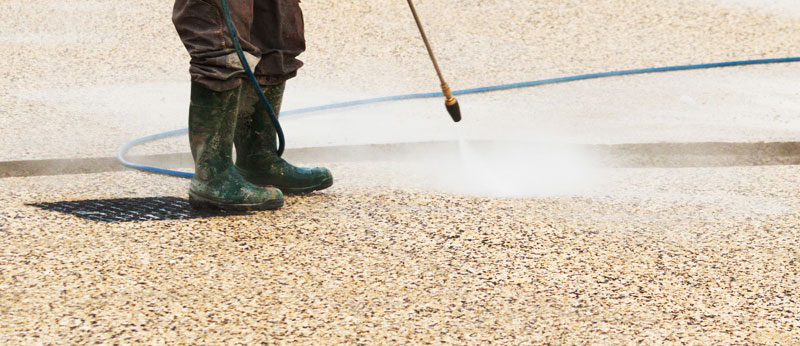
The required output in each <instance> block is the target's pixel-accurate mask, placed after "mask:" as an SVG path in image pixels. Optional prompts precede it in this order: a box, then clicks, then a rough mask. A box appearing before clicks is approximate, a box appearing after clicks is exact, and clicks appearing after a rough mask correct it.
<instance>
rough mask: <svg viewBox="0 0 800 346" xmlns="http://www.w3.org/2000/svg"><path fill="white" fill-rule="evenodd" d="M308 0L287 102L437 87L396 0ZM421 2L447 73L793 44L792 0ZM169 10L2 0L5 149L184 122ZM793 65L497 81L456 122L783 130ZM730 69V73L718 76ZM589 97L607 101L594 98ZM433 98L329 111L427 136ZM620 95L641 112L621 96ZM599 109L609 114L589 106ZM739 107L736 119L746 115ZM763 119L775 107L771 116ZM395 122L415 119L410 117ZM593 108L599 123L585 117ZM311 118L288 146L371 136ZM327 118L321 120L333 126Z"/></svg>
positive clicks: (550, 68)
mask: <svg viewBox="0 0 800 346" xmlns="http://www.w3.org/2000/svg"><path fill="white" fill-rule="evenodd" d="M302 6H303V9H304V11H305V17H306V18H305V19H306V24H307V28H306V29H307V30H306V34H307V38H308V50H307V52H306V53H304V54H303V55H302V59H303V60H304V61H305V62H306V66H305V67H304V68H303V69H302V70H301V71H300V75H299V76H298V78H296V79H294V80H292V81H291V82H290V83H289V85H288V92H287V97H286V104H285V109H293V108H297V107H301V106H310V105H319V104H325V103H328V102H334V101H344V100H351V99H355V98H361V97H374V96H383V95H392V94H399V93H408V92H420V91H435V90H437V89H438V82H437V80H436V78H435V74H434V73H433V71H432V68H431V66H430V62H429V61H428V58H427V56H426V53H425V49H424V47H423V45H422V43H421V41H420V39H419V34H418V33H417V31H416V30H417V29H416V26H415V25H414V22H413V20H412V18H411V16H410V14H409V13H408V9H407V8H406V6H407V5H406V4H405V3H404V2H403V1H390V0H373V1H367V2H364V1H359V2H350V1H334V0H325V1H306V2H303V3H302ZM417 6H418V8H419V11H420V16H421V17H422V19H423V21H424V22H425V26H426V28H427V30H428V34H429V36H430V38H431V41H432V43H433V45H434V48H435V50H436V53H437V56H438V58H439V60H440V63H441V66H442V68H443V69H444V73H445V75H446V76H447V78H448V81H449V82H450V84H451V85H452V86H453V88H468V87H476V86H482V85H492V84H499V83H510V82H518V81H524V80H533V79H540V78H550V77H557V76H565V75H571V74H578V73H588V72H599V71H609V70H617V69H626V68H636V67H652V66H664V65H674V64H686V63H699V62H712V61H724V60H732V59H750V58H766V57H784V56H797V55H800V31H799V30H800V18H798V16H797V15H796V13H798V12H790V11H784V12H778V13H775V12H766V11H754V10H753V9H751V8H744V7H739V6H731V5H725V4H718V3H710V2H706V1H685V0H657V1H652V0H651V1H643V0H637V1H621V0H620V1H600V0H590V1H585V0H583V1H561V0H548V1H527V0H514V1H506V0H491V1H486V0H480V1H477V0H458V1H420V2H419V4H417ZM796 6H797V5H795V7H796ZM171 8H172V2H171V1H166V0H161V1H153V0H115V1H111V0H91V1H84V0H82V1H67V2H58V1H50V0H5V1H3V2H2V3H0V11H1V12H2V13H8V14H9V15H8V16H5V17H4V20H3V21H0V44H2V46H3V47H4V49H3V50H0V60H2V61H3V69H2V70H0V76H1V77H0V128H2V129H3V136H0V147H2V148H10V150H4V151H3V152H1V153H0V160H23V159H49V158H82V157H90V156H91V157H97V156H101V157H102V156H110V155H112V154H113V153H114V152H115V150H116V149H117V148H118V147H119V146H121V145H122V144H123V143H125V142H127V141H128V140H131V139H133V138H137V137H141V136H145V135H149V134H153V133H156V132H160V131H167V130H171V129H176V128H181V127H185V126H186V114H187V107H188V90H189V86H188V61H189V58H188V56H187V54H186V52H185V49H184V48H183V46H182V44H181V43H180V41H179V39H178V35H177V34H176V33H175V30H174V28H173V26H172V23H171V21H170V18H171V14H170V11H171ZM43 13H46V14H48V16H47V20H42V14H43ZM797 70H798V69H797V68H796V66H794V65H791V66H789V67H781V66H776V67H774V68H765V69H761V70H758V72H757V73H756V76H752V75H751V74H748V73H744V74H743V75H741V72H740V71H741V70H738V69H725V70H724V72H719V73H718V74H714V75H712V76H717V77H713V78H710V79H711V81H710V83H709V81H708V80H707V78H706V77H707V76H703V74H702V73H701V72H697V73H691V74H689V75H685V76H680V77H672V78H670V77H664V79H658V80H650V79H634V80H633V81H632V80H631V79H628V78H625V79H623V80H622V81H621V82H610V81H612V80H609V82H607V81H605V80H604V81H590V82H587V84H585V86H584V87H577V86H574V84H570V85H569V86H568V87H566V88H537V89H526V90H524V91H522V92H519V93H515V94H508V93H499V94H498V93H496V94H492V95H486V96H481V97H480V98H475V99H473V98H467V99H464V100H462V101H463V106H464V107H463V108H464V115H465V121H464V123H462V125H464V126H463V127H465V128H467V129H470V131H465V132H467V133H468V134H469V135H470V137H473V138H474V137H477V138H483V137H484V136H486V134H487V132H488V131H487V132H482V130H483V129H485V126H484V125H485V124H484V123H487V122H488V123H489V124H490V125H491V124H492V123H493V121H494V118H495V115H497V114H503V117H502V118H503V119H501V121H499V122H497V123H498V124H499V125H497V126H498V127H499V128H503V129H506V130H508V129H509V128H508V126H507V124H509V123H510V124H517V125H521V126H522V127H524V128H525V129H526V130H527V128H528V127H531V128H532V129H534V130H536V129H537V128H536V127H535V126H526V125H530V124H537V123H542V122H544V123H545V124H548V123H550V122H553V121H552V120H553V119H550V118H549V117H555V118H557V119H579V120H580V122H579V123H580V124H584V126H586V127H587V128H589V129H595V131H585V130H584V128H583V127H580V126H579V127H577V128H575V129H574V130H572V128H571V127H568V128H567V129H568V131H563V130H564V129H562V128H557V129H558V130H560V131H558V133H559V134H560V135H562V136H563V137H566V138H568V139H569V140H574V139H575V138H585V137H586V136H587V133H586V132H590V133H591V135H592V136H594V137H597V138H600V139H602V138H606V137H612V138H613V139H617V140H619V141H622V142H624V141H626V140H629V138H628V137H627V136H622V138H617V137H616V136H617V135H619V134H620V132H619V131H616V128H615V127H613V126H609V125H608V124H607V123H606V122H612V124H611V125H613V122H614V121H619V122H620V123H624V124H627V125H629V126H634V127H644V128H645V129H644V130H645V131H643V132H641V133H643V135H642V137H644V138H651V137H652V136H653V135H654V133H656V132H655V131H647V127H648V126H647V125H649V121H648V119H658V122H659V123H660V124H659V125H660V126H659V127H660V129H661V130H662V132H661V133H668V134H669V133H671V134H672V135H671V136H669V138H667V139H666V140H669V141H674V140H676V139H685V140H696V141H703V140H714V139H713V138H717V137H720V136H721V134H720V133H719V132H721V131H720V130H716V131H709V133H710V134H709V135H704V134H705V133H707V132H704V131H703V130H694V131H692V130H691V129H689V130H687V129H686V127H691V125H696V126H694V128H695V129H703V128H704V125H705V123H706V122H717V123H720V122H723V123H727V122H732V121H731V120H730V119H731V118H733V119H734V120H733V121H736V123H737V124H739V126H741V127H742V128H743V129H745V130H746V133H745V134H744V135H742V136H741V137H744V138H745V139H746V140H751V138H752V137H753V136H761V138H760V139H761V140H786V138H785V137H787V135H786V134H785V131H786V128H787V127H786V126H785V125H784V122H785V121H783V119H785V118H791V117H792V115H793V114H796V112H797V109H800V105H797V104H796V103H792V102H787V101H785V100H786V99H785V98H781V99H780V102H783V103H788V104H787V105H785V107H778V106H776V102H770V103H768V105H766V106H765V105H763V104H759V103H760V102H759V101H760V100H761V99H763V98H769V97H774V96H773V95H775V90H774V89H775V87H774V86H776V85H777V86H778V87H777V88H778V89H780V90H782V92H786V93H789V95H793V96H791V97H796V95H798V94H800V91H798V90H797V89H796V83H790V82H783V80H785V79H787V77H786V76H790V77H788V79H789V80H790V81H791V80H796V78H797V77H791V76H795V75H797V74H798V72H796V71H797ZM745 71H749V70H745ZM729 74H730V75H731V76H732V77H731V78H722V77H718V76H727V75H729ZM740 75H741V76H742V77H739V76H740ZM645 77H646V78H649V76H645ZM645 77H642V78H645ZM695 77H697V78H702V79H700V80H701V81H703V83H700V82H698V81H697V79H696V78H695ZM659 78H660V77H659ZM637 80H641V82H636V81H637ZM664 80H666V83H664ZM749 83H757V84H756V85H757V87H753V88H745V89H746V90H747V92H748V94H746V95H745V96H742V95H741V92H740V91H739V90H738V89H739V88H737V87H736V86H737V85H739V84H741V85H747V84H749ZM654 85H657V86H659V87H658V88H657V89H658V90H665V89H666V90H667V93H668V94H675V93H679V94H678V95H676V97H675V98H672V97H661V96H659V94H656V95H653V94H652V92H649V90H650V89H653V88H654V87H653V86H654ZM662 85H663V86H662ZM728 85H733V87H728ZM684 88H685V89H686V91H685V92H683V89H684ZM731 89H732V90H731ZM670 90H673V91H670ZM681 92H683V93H681ZM596 98H600V99H602V100H608V101H611V102H604V103H597V102H595V99H596ZM619 98H622V99H623V100H633V101H635V102H630V103H633V105H628V104H626V102H620V101H617V100H618V99H619ZM687 98H688V100H689V104H687V105H682V106H679V107H676V108H675V109H672V108H670V109H668V113H667V114H668V115H666V116H665V115H662V114H659V113H655V114H651V113H648V112H645V111H641V110H638V109H636V108H637V107H638V108H642V109H644V110H648V109H655V108H661V107H663V103H665V102H664V101H668V102H667V103H668V104H669V105H671V107H675V106H674V105H681V103H682V102H684V101H686V99H687ZM692 99H694V100H696V101H697V102H696V103H695V102H692ZM705 100H709V101H708V106H707V107H706V108H705V109H702V110H701V111H695V112H693V110H695V109H696V108H697V107H702V106H703V105H704V104H706V102H704V101H705ZM430 101H431V102H427V103H423V104H421V105H416V104H411V105H409V104H408V103H401V104H393V105H391V106H389V107H383V108H377V109H371V111H372V112H374V113H375V114H373V115H374V116H371V117H366V116H364V114H358V113H356V114H353V113H336V114H334V116H335V117H336V118H337V119H339V120H338V121H342V119H350V120H351V122H352V123H354V124H353V125H351V124H349V123H348V124H347V126H343V127H342V128H346V129H350V130H352V129H353V126H356V125H360V126H364V127H366V128H379V129H380V128H382V127H383V126H386V127H388V128H390V129H395V130H396V132H408V131H409V129H414V127H413V126H409V124H418V125H419V126H418V128H420V131H422V132H423V134H422V136H424V137H425V138H427V139H431V138H430V137H431V134H438V133H441V132H443V131H442V128H443V126H441V125H440V124H438V123H437V122H436V121H434V120H437V119H441V118H442V117H444V118H446V115H443V114H441V113H442V110H441V108H440V101H433V100H430ZM613 101H617V102H613ZM529 103H530V104H531V106H530V107H526V105H527V104H529ZM550 103H552V104H556V105H558V104H566V105H567V106H566V107H555V106H551V105H550ZM753 103H755V104H753ZM604 104H605V105H607V108H603V107H602V106H603V105H604ZM636 105H639V106H636ZM717 105H720V106H722V108H720V109H722V110H725V112H723V113H722V114H721V115H720V116H719V117H717V116H712V115H714V114H713V113H714V111H713V110H714V106H717ZM726 105H727V106H726ZM629 106H632V107H634V110H633V111H631V112H621V111H620V109H626V107H629ZM576 107H577V108H578V109H577V110H575V109H573V108H576ZM608 110H611V112H609V111H608ZM728 110H730V112H728ZM743 110H746V111H743ZM742 112H743V113H745V114H741V113H742ZM628 113H630V114H628ZM730 113H734V114H730ZM380 115H385V116H384V117H379V116H380ZM626 115H630V116H626ZM540 116H541V117H544V119H539V118H538V117H540ZM607 117H608V118H610V120H605V121H603V120H599V119H605V118H607ZM673 117H678V118H673ZM742 117H744V118H745V119H738V118H742ZM751 117H758V118H759V119H760V120H759V121H758V122H757V123H753V122H751V121H748V120H749V119H748V118H751ZM773 117H775V118H777V120H780V121H770V119H773ZM586 118H588V119H586ZM376 119H377V120H376ZM403 119H410V120H409V121H407V122H405V123H404V122H402V121H401V120H403ZM687 119H688V120H689V122H688V123H689V124H690V125H689V126H687V125H686V124H687V123H686V122H685V121H686V120H687ZM692 119H697V123H695V122H692V121H691V120H692ZM443 120H446V119H443ZM587 120H588V122H587ZM718 120H719V121H718ZM595 121H598V122H600V123H599V124H598V125H597V126H595ZM304 124H305V123H304ZM304 124H303V125H297V127H298V129H297V130H295V128H293V127H292V126H293V125H290V124H287V126H288V127H290V128H289V129H288V130H289V131H288V132H287V133H288V134H290V136H289V142H290V143H291V145H295V144H299V145H300V146H307V145H320V144H348V143H350V144H353V143H355V142H359V141H358V139H364V138H362V137H361V136H364V137H367V138H366V139H365V140H370V141H371V140H372V139H373V138H371V137H370V136H369V134H368V133H365V132H368V131H364V130H362V131H355V132H356V134H355V135H354V134H346V135H348V136H350V137H352V136H355V138H354V139H351V138H347V140H345V139H342V138H340V137H335V138H324V139H322V140H321V139H318V138H317V137H319V134H318V133H316V132H313V133H310V132H308V131H305V130H301V129H299V126H304ZM398 125H403V126H398ZM553 125H554V126H557V127H558V125H563V124H562V123H561V122H553ZM793 126H797V125H793ZM320 127H321V128H326V129H327V127H328V125H324V126H320ZM425 129H433V130H432V131H425ZM490 129H491V128H490ZM639 130H640V129H639V128H636V129H635V130H631V131H630V133H640V132H639ZM743 131H744V130H743ZM342 132H344V131H342ZM542 132H545V133H546V131H542ZM386 133H389V131H377V135H376V136H377V137H381V138H385V137H387V135H386ZM43 134H44V135H43ZM623 134H624V133H623ZM678 134H684V135H678ZM722 134H726V135H727V136H725V137H733V138H734V139H736V138H737V136H740V135H741V134H740V132H737V131H726V132H722ZM533 135H540V133H535V134H532V135H531V136H533ZM661 136H664V135H661ZM342 137H344V135H343V136H342ZM698 137H699V138H698ZM438 139H443V138H438ZM385 140H386V139H385ZM391 140H396V139H394V138H391ZM406 140H410V139H406ZM633 140H635V141H637V142H638V141H640V139H639V138H635V139H633ZM654 140H656V141H660V140H662V138H655V139H654ZM595 141H596V140H595ZM606 142H607V141H606ZM18 143H24V145H20V144H18ZM185 143H186V142H185V140H183V141H177V142H176V144H174V145H167V144H166V143H164V142H159V143H157V144H154V145H153V147H152V148H150V149H149V150H154V151H157V152H175V151H176V150H178V151H181V152H182V151H185V145H186V144H185ZM149 152H153V151H149Z"/></svg>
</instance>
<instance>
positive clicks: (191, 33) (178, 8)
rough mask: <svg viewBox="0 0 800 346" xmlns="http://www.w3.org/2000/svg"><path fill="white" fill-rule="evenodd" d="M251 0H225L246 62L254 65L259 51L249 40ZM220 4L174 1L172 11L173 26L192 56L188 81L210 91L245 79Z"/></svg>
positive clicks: (201, 0)
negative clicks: (190, 77) (190, 79)
mask: <svg viewBox="0 0 800 346" xmlns="http://www.w3.org/2000/svg"><path fill="white" fill-rule="evenodd" d="M253 1H255V0H236V1H229V2H228V6H229V7H230V10H231V18H232V19H233V23H234V26H235V27H236V32H237V33H238V34H239V40H240V41H241V45H242V49H243V50H244V53H245V56H246V57H247V61H248V63H249V64H250V65H251V66H256V65H257V64H258V63H259V61H260V58H261V50H259V49H258V48H257V47H256V46H255V45H253V44H252V43H251V42H250V29H251V27H252V26H253ZM221 6H222V4H221V0H176V1H175V6H174V8H173V12H172V22H173V23H174V24H175V29H176V30H177V31H178V35H179V36H180V38H181V41H183V44H184V46H186V50H187V51H188V52H189V56H191V58H192V59H191V62H190V67H189V73H190V74H191V76H192V81H193V82H197V83H199V84H200V85H203V86H205V87H206V88H208V89H211V90H214V91H225V90H230V89H232V88H233V87H236V86H239V85H241V84H242V82H243V81H244V78H245V75H244V70H243V68H242V64H241V62H240V61H239V57H238V56H237V55H236V49H235V48H234V44H233V39H232V36H231V34H230V32H228V27H227V26H226V25H225V21H224V19H223V18H224V17H223V12H222V7H221Z"/></svg>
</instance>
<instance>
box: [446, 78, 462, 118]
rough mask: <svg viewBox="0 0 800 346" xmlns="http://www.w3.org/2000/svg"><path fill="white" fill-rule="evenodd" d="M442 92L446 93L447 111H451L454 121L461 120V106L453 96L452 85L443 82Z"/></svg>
mask: <svg viewBox="0 0 800 346" xmlns="http://www.w3.org/2000/svg"><path fill="white" fill-rule="evenodd" d="M442 93H443V94H444V98H445V99H444V106H445V107H446V108H447V113H450V117H451V118H453V121H455V122H459V121H461V107H459V106H458V100H456V98H455V96H453V92H452V91H450V86H449V85H447V83H442Z"/></svg>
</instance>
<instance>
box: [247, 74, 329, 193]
mask: <svg viewBox="0 0 800 346" xmlns="http://www.w3.org/2000/svg"><path fill="white" fill-rule="evenodd" d="M285 86H286V83H281V84H278V85H270V86H265V87H262V88H263V90H264V95H265V96H267V100H268V101H269V103H270V105H272V108H273V110H274V111H275V114H279V113H280V109H281V101H282V100H283V90H284V88H285ZM239 106H240V110H239V120H238V122H237V124H236V137H235V139H234V143H235V144H236V169H237V170H238V171H239V173H241V174H242V176H244V177H245V179H247V181H249V182H251V183H253V184H256V185H259V186H274V187H277V188H279V189H281V191H283V193H286V194H302V193H309V192H312V191H317V190H322V189H326V188H328V187H330V186H331V185H333V176H332V175H331V172H330V171H329V170H328V169H327V168H302V167H296V166H294V165H292V164H290V163H288V162H286V161H285V160H284V159H282V158H280V157H279V156H278V154H277V152H278V148H277V144H276V138H277V132H276V130H275V127H274V126H273V125H272V121H271V120H270V118H269V113H268V112H267V108H266V106H265V105H264V104H263V103H262V102H260V101H259V98H258V95H257V91H256V90H255V88H250V87H244V88H243V89H242V97H241V102H240V103H239Z"/></svg>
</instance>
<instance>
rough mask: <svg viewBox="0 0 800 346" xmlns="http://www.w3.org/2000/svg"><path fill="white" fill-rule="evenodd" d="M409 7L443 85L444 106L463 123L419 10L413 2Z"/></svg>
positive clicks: (409, 2)
mask: <svg viewBox="0 0 800 346" xmlns="http://www.w3.org/2000/svg"><path fill="white" fill-rule="evenodd" d="M408 7H410V8H411V14H413V15H414V21H416V22H417V28H419V34H420V35H422V41H424V42H425V48H427V49H428V55H430V57H431V62H433V68H435V69H436V74H437V75H438V76H439V81H440V82H441V83H442V93H443V94H444V97H445V101H444V105H445V107H446V108H447V113H450V117H451V118H453V121H455V122H459V121H461V108H460V107H459V106H458V100H456V98H455V97H454V96H453V92H452V91H450V86H449V85H448V84H447V82H445V81H444V77H443V76H442V71H441V70H440V69H439V63H437V62H436V56H434V55H433V49H431V44H430V42H428V37H427V36H425V30H424V29H423V28H422V22H420V20H419V16H418V15H417V9H416V8H414V3H413V2H412V1H411V0H408Z"/></svg>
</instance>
